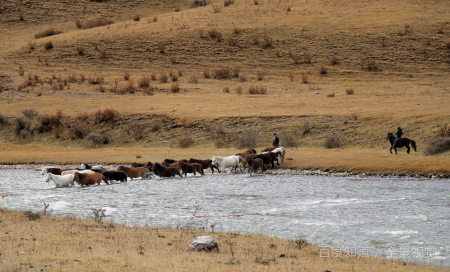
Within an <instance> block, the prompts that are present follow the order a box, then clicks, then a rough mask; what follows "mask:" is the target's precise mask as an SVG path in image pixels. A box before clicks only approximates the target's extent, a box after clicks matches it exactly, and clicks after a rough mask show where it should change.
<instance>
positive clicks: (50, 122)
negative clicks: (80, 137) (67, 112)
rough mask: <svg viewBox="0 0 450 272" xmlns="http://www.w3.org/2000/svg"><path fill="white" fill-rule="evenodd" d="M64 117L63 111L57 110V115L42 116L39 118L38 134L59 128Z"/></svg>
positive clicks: (36, 128)
mask: <svg viewBox="0 0 450 272" xmlns="http://www.w3.org/2000/svg"><path fill="white" fill-rule="evenodd" d="M63 116H64V115H63V112H62V110H57V111H56V114H52V115H47V114H45V115H40V116H38V123H37V125H36V127H35V130H36V131H37V132H38V133H43V132H47V131H50V130H52V129H53V127H59V126H61V125H62V118H63Z"/></svg>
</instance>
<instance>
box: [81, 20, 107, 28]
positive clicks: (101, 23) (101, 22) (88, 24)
mask: <svg viewBox="0 0 450 272" xmlns="http://www.w3.org/2000/svg"><path fill="white" fill-rule="evenodd" d="M111 24H114V21H113V20H111V19H96V20H91V21H87V22H84V23H82V24H81V27H82V28H84V29H89V28H94V27H100V26H105V25H111Z"/></svg>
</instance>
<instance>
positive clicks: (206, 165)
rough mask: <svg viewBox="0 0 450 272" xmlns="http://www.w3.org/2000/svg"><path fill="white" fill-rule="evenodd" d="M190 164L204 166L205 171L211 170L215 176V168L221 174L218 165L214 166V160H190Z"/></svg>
mask: <svg viewBox="0 0 450 272" xmlns="http://www.w3.org/2000/svg"><path fill="white" fill-rule="evenodd" d="M189 163H199V164H201V165H202V167H203V169H206V168H210V169H211V171H212V173H213V174H214V168H216V169H217V171H219V173H220V170H219V168H218V167H217V166H216V165H213V164H212V160H197V159H193V158H190V159H189Z"/></svg>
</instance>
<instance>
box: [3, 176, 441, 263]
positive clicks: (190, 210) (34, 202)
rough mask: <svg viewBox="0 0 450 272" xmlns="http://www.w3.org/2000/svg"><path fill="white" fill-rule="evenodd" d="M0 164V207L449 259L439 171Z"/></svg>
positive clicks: (332, 250)
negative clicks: (58, 170)
mask: <svg viewBox="0 0 450 272" xmlns="http://www.w3.org/2000/svg"><path fill="white" fill-rule="evenodd" d="M0 172H1V173H0V195H4V196H8V197H6V198H3V199H0V207H3V208H7V209H12V210H22V211H25V210H33V211H42V210H43V207H44V204H43V202H46V203H50V204H51V205H50V207H49V210H50V211H51V214H52V215H75V216H77V217H81V218H90V217H91V216H92V215H93V211H92V209H98V208H103V207H111V208H115V209H117V211H115V212H113V213H112V214H111V215H109V216H108V217H107V218H106V219H104V220H107V221H109V220H112V221H114V222H117V223H122V224H126V225H141V226H143V225H149V226H168V225H171V226H177V225H179V226H186V225H187V224H190V225H194V226H196V227H206V228H208V229H210V226H211V225H213V224H215V230H218V231H233V232H234V231H236V232H246V233H262V234H265V235H271V236H277V237H281V238H286V239H307V240H308V241H309V242H311V243H315V244H319V245H321V246H323V249H321V250H320V255H321V257H324V258H326V257H328V258H332V257H337V256H342V257H348V258H351V257H354V256H355V255H362V256H366V255H372V256H381V257H384V258H394V259H405V260H412V261H414V262H419V263H426V264H432V265H438V266H441V265H443V266H446V267H449V266H450V260H449V257H450V189H449V186H448V183H449V180H448V179H412V178H411V179H407V178H373V177H371V178H357V177H327V176H301V175H299V176H294V175H292V176H287V175H286V176H284V175H278V176H277V175H257V176H253V177H248V176H247V175H234V174H217V173H216V174H214V175H211V174H207V175H206V176H203V177H193V176H191V177H189V176H188V178H179V177H178V178H175V179H160V178H152V179H142V180H140V179H138V180H133V181H128V182H126V183H121V184H120V183H117V184H113V185H105V184H102V185H100V186H97V185H94V186H91V187H83V188H81V187H80V186H79V185H76V186H74V187H69V188H55V185H54V183H53V182H49V183H46V182H45V176H42V175H41V172H38V171H34V170H1V171H0ZM62 201H64V202H67V203H68V204H66V206H65V205H64V202H62ZM61 203H63V204H61ZM69 204H70V205H71V206H70V205H69ZM67 205H69V206H67ZM194 213H195V215H196V216H195V217H194V216H193V215H194ZM197 216H198V217H197ZM341 251H346V252H347V253H345V254H342V253H341Z"/></svg>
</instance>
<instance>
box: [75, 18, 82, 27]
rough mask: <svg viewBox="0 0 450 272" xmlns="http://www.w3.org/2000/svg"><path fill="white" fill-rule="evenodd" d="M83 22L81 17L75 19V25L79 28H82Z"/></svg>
mask: <svg viewBox="0 0 450 272" xmlns="http://www.w3.org/2000/svg"><path fill="white" fill-rule="evenodd" d="M81 24H82V22H81V20H80V19H75V25H76V26H77V27H78V28H81Z"/></svg>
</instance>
